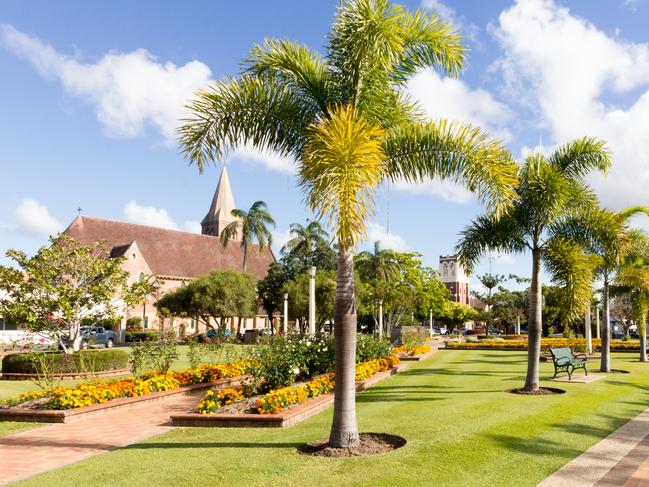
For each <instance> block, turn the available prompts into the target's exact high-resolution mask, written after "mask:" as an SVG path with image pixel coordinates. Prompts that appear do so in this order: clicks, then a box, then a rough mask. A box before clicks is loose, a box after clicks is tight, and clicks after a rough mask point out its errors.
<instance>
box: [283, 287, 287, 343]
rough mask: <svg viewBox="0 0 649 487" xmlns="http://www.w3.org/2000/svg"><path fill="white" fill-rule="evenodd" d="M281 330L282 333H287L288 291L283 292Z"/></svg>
mask: <svg viewBox="0 0 649 487" xmlns="http://www.w3.org/2000/svg"><path fill="white" fill-rule="evenodd" d="M282 331H283V332H284V335H286V334H287V333H288V293H286V294H284V326H283V327H282Z"/></svg>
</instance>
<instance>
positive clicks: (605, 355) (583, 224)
mask: <svg viewBox="0 0 649 487" xmlns="http://www.w3.org/2000/svg"><path fill="white" fill-rule="evenodd" d="M638 214H645V215H649V208H648V207H645V206H630V207H628V208H625V209H624V210H622V211H619V212H614V211H611V210H607V209H598V210H596V211H590V212H584V213H582V214H581V215H578V216H576V217H575V218H574V219H573V220H572V221H571V222H570V225H566V226H565V231H567V232H569V233H570V236H571V238H573V239H576V240H577V241H579V242H580V243H582V244H584V245H586V246H587V248H588V251H589V252H590V253H591V254H593V255H595V256H597V257H598V260H599V262H598V266H597V273H598V275H599V276H600V277H601V279H602V281H603V285H602V321H601V327H600V336H601V339H602V346H601V350H602V353H601V360H600V370H601V371H602V372H610V371H611V324H610V306H609V301H610V287H611V284H612V283H613V282H614V280H615V274H616V271H617V270H618V269H619V267H620V266H621V265H622V264H623V262H624V259H625V256H626V255H627V253H628V252H629V251H630V250H631V248H632V241H633V239H632V237H633V232H632V231H631V229H630V228H629V221H630V219H631V218H632V217H634V216H636V215H638Z"/></svg>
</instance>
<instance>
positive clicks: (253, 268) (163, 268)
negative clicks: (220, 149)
mask: <svg viewBox="0 0 649 487" xmlns="http://www.w3.org/2000/svg"><path fill="white" fill-rule="evenodd" d="M233 209H235V203H234V196H233V194H232V188H231V187H230V181H229V178H228V173H227V170H226V169H225V167H223V169H222V170H221V175H220V177H219V181H218V184H217V187H216V191H215V192H214V197H213V198H212V203H211V205H210V207H209V210H208V212H207V214H206V215H205V218H203V221H202V222H201V230H202V232H201V234H200V235H199V234H196V233H190V232H182V231H178V230H168V229H165V228H159V227H153V226H147V225H138V224H133V223H126V222H121V221H115V220H107V219H104V218H95V217H90V216H85V215H79V216H77V217H76V218H75V219H74V220H73V221H72V223H71V224H70V225H69V226H68V228H66V230H65V231H64V233H65V234H66V235H69V236H70V237H72V238H74V239H75V240H77V241H79V242H80V243H82V244H86V245H88V244H92V243H95V242H100V241H103V242H105V244H106V245H107V246H108V248H109V249H110V254H111V256H113V257H124V258H125V260H124V263H123V268H124V270H126V271H127V272H128V273H129V281H130V282H135V281H137V280H138V279H142V278H144V277H148V276H155V278H156V279H157V281H158V283H159V284H160V291H159V293H158V294H157V295H155V296H149V297H148V298H147V300H146V303H142V304H139V305H138V306H136V307H134V308H132V309H127V310H125V312H124V316H123V319H122V323H121V325H120V326H121V331H122V332H123V331H124V330H125V327H126V320H127V319H128V318H129V317H142V318H143V325H144V327H145V328H148V329H154V330H158V329H162V328H169V327H173V328H174V329H180V328H181V327H182V328H183V329H184V330H185V331H186V332H187V333H195V332H200V331H203V330H200V329H199V328H198V327H199V324H198V323H197V322H196V321H194V320H193V319H190V318H185V319H178V318H176V319H169V318H168V319H162V318H161V317H160V316H158V314H157V309H156V307H155V306H154V303H155V302H156V301H157V300H158V299H160V297H161V295H162V294H164V293H166V292H169V291H171V290H173V289H175V288H177V287H179V286H182V285H184V284H185V283H186V282H188V281H190V280H192V279H195V278H197V277H200V276H204V275H206V274H209V273H210V272H212V271H214V270H221V269H233V270H236V271H241V270H242V267H243V248H242V247H241V246H240V245H237V243H236V242H232V243H230V244H229V245H228V246H227V247H224V246H223V245H222V244H221V240H220V238H219V236H220V235H221V232H222V231H223V229H224V228H225V227H226V226H227V225H228V224H229V223H231V222H233V221H237V219H236V218H235V217H233V216H232V214H231V212H232V210H233ZM239 239H240V237H239ZM272 262H275V256H274V255H273V253H272V250H270V249H269V248H264V249H263V250H262V251H260V250H259V247H258V246H257V245H252V244H251V245H249V250H248V257H247V271H248V272H250V273H252V274H254V275H255V277H256V278H257V279H263V278H264V277H265V276H266V273H267V270H268V266H269V265H270V264H271V263H272ZM264 323H265V316H264V313H263V311H261V310H260V312H259V316H257V317H256V318H251V319H248V320H246V323H245V325H244V326H245V327H246V328H261V327H263V326H264Z"/></svg>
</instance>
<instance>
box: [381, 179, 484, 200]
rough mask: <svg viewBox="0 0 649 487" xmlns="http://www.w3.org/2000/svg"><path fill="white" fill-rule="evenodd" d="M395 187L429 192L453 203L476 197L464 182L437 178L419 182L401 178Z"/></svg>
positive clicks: (420, 192) (406, 190)
mask: <svg viewBox="0 0 649 487" xmlns="http://www.w3.org/2000/svg"><path fill="white" fill-rule="evenodd" d="M394 189H395V190H397V191H404V192H408V193H415V194H429V195H433V196H437V197H438V198H441V199H443V200H446V201H451V202H453V203H469V202H471V201H473V200H474V199H475V197H474V195H473V193H471V191H469V190H468V189H466V188H465V187H464V186H463V185H462V184H459V183H454V182H452V181H440V180H437V179H427V180H425V181H422V182H417V183H411V182H407V181H402V180H400V181H396V182H395V183H394Z"/></svg>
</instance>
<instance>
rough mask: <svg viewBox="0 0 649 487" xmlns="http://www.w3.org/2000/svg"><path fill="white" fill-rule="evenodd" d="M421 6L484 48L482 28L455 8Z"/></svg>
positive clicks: (436, 2)
mask: <svg viewBox="0 0 649 487" xmlns="http://www.w3.org/2000/svg"><path fill="white" fill-rule="evenodd" d="M627 1H629V0H627ZM421 6H422V8H424V9H425V10H430V11H432V12H435V13H436V14H437V15H438V16H439V17H440V18H441V19H442V20H444V21H446V22H448V23H449V24H451V25H452V26H454V27H455V28H457V29H458V30H459V31H460V33H461V34H462V35H464V36H465V37H467V38H468V39H469V40H471V41H473V42H474V43H475V44H477V45H478V47H482V45H481V44H480V43H479V41H478V33H479V32H480V28H479V27H478V26H477V25H475V24H471V23H467V22H466V19H465V17H464V15H459V16H458V15H457V12H456V11H455V9H454V8H453V7H450V6H449V5H446V4H445V3H443V2H442V1H441V0H423V1H422V2H421Z"/></svg>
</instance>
